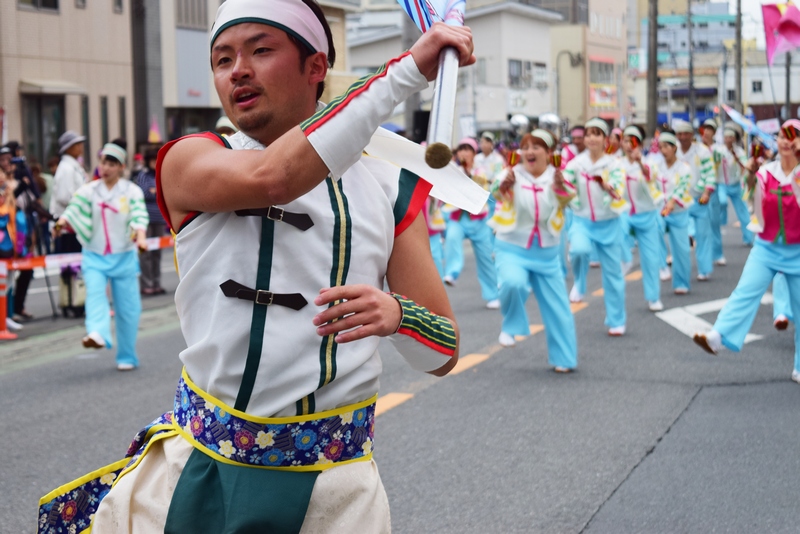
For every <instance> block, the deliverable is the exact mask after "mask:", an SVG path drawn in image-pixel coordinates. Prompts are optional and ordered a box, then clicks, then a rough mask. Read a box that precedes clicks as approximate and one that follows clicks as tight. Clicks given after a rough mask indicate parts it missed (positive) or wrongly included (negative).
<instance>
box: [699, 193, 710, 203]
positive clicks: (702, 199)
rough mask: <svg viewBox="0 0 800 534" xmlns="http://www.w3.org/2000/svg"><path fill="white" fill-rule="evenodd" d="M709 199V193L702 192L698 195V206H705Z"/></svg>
mask: <svg viewBox="0 0 800 534" xmlns="http://www.w3.org/2000/svg"><path fill="white" fill-rule="evenodd" d="M710 198H711V193H710V192H709V191H708V190H705V191H703V194H702V195H700V204H703V205H706V204H708V200H709V199H710Z"/></svg>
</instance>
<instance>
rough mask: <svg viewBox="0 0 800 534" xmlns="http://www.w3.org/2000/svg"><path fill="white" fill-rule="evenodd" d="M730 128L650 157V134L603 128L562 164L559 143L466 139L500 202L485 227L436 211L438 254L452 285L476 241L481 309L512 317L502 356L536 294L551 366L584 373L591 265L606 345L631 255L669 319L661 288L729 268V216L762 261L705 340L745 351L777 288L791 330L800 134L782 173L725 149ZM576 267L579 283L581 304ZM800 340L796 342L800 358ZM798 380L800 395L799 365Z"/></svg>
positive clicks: (482, 179) (617, 317)
mask: <svg viewBox="0 0 800 534" xmlns="http://www.w3.org/2000/svg"><path fill="white" fill-rule="evenodd" d="M718 129H719V125H718V124H717V122H716V121H715V120H713V119H708V120H706V121H705V122H704V123H702V125H701V126H700V127H699V129H698V131H697V132H695V129H694V128H693V127H692V125H691V124H690V123H688V122H686V121H680V120H679V121H675V122H674V123H673V124H672V128H671V129H664V130H663V131H661V132H659V134H658V135H657V137H656V139H655V142H654V143H653V145H652V148H651V150H650V151H649V153H648V152H647V151H645V148H644V147H645V144H644V141H645V134H644V131H643V130H642V129H641V128H639V127H638V126H629V127H627V128H625V129H624V130H621V129H619V128H614V129H611V127H610V126H609V124H608V122H607V121H605V120H603V119H600V118H593V119H591V120H589V121H588V122H587V123H586V124H585V125H582V126H577V127H574V128H573V129H572V130H571V131H570V140H571V142H570V143H569V144H566V145H565V146H564V147H563V149H562V150H561V151H560V152H559V150H558V147H557V139H556V137H555V135H554V133H553V132H550V131H547V130H545V129H535V130H533V131H532V132H531V133H528V134H525V135H524V136H523V137H522V139H521V140H520V142H519V150H516V151H511V152H510V153H509V155H508V156H506V157H503V156H501V155H500V154H499V153H498V152H497V151H495V150H494V136H493V135H492V133H491V132H485V133H484V134H482V136H481V139H480V146H479V145H478V143H476V142H475V140H474V139H471V138H466V139H463V140H461V141H460V142H459V144H458V146H457V147H456V150H455V151H454V157H455V161H456V162H457V164H459V165H460V166H461V168H462V169H463V171H464V172H465V174H467V175H468V176H470V177H471V178H472V179H473V180H474V181H476V182H477V183H479V184H481V185H483V186H484V187H486V188H487V189H488V190H490V191H491V197H490V200H489V203H487V205H486V207H485V208H484V210H483V211H482V212H481V213H479V214H478V215H470V214H468V213H465V212H462V211H460V210H456V209H451V208H450V207H449V206H447V205H441V203H440V202H438V201H436V200H435V199H433V198H429V200H428V206H427V210H426V220H427V221H428V232H429V235H430V240H431V250H432V254H433V257H434V259H435V261H436V262H437V267H438V268H439V272H440V274H441V275H442V278H443V281H444V282H445V283H446V284H449V285H454V284H455V283H456V281H457V279H458V275H459V274H460V271H461V269H462V267H463V264H464V261H463V240H464V239H465V238H469V239H470V240H471V242H472V248H473V250H474V253H475V258H476V263H477V270H478V279H479V282H480V286H481V293H482V297H483V299H484V300H485V301H486V306H487V307H488V308H490V309H495V308H499V309H500V311H501V312H502V315H503V321H502V326H501V332H500V336H499V342H500V344H502V345H503V346H513V345H514V344H515V337H516V336H526V335H529V334H530V329H529V322H528V317H527V313H526V311H525V302H526V300H527V298H528V295H529V294H530V293H533V294H534V296H535V297H536V300H537V303H538V305H539V309H540V312H541V316H542V322H543V323H544V327H545V334H546V338H547V348H548V361H549V364H550V365H551V366H552V367H553V369H554V370H555V371H556V372H570V371H572V370H574V369H576V367H577V363H578V355H577V340H576V331H575V323H574V319H573V316H572V313H571V309H570V303H579V302H581V301H583V300H584V298H585V295H586V277H587V273H588V271H589V268H590V266H599V267H601V269H602V286H603V299H604V304H605V312H606V318H605V324H606V326H607V328H608V334H609V335H610V336H622V335H624V334H625V329H626V303H625V279H624V276H625V274H626V273H627V272H628V270H629V269H630V268H631V265H632V255H631V250H632V248H633V247H634V246H638V249H639V259H640V265H641V271H642V277H641V279H642V284H643V290H644V297H645V300H646V301H647V306H648V309H649V310H650V311H653V312H658V311H662V310H663V309H664V305H663V303H662V301H661V291H662V287H661V283H662V282H666V281H670V280H671V285H672V291H673V292H674V293H675V294H676V295H685V294H687V293H689V291H690V290H691V282H692V277H691V269H692V259H691V256H692V250H694V256H695V263H696V269H697V275H696V280H697V281H698V282H705V281H708V280H709V278H710V277H711V275H712V272H713V269H714V266H715V265H717V266H722V265H726V263H727V261H726V259H725V256H724V251H723V246H722V231H721V227H722V226H724V225H726V224H727V212H728V204H731V205H732V207H733V211H734V213H735V214H736V217H737V219H738V220H739V226H740V228H741V235H742V242H743V244H744V245H745V246H749V247H753V249H752V251H751V253H750V256H749V258H748V261H747V264H746V266H745V268H744V271H743V273H742V278H741V281H740V283H739V285H738V286H737V288H736V290H735V291H734V293H733V294H732V295H731V299H730V301H729V303H728V304H727V305H726V306H725V308H723V310H722V312H721V313H720V315H719V318H718V320H717V323H716V324H715V325H714V329H713V330H711V331H710V332H708V333H698V334H697V335H696V336H695V341H696V342H697V343H698V344H700V345H701V346H702V347H703V348H705V349H706V350H707V351H709V352H712V353H716V352H717V351H718V350H719V349H720V348H721V347H722V346H725V347H727V348H729V349H731V350H734V351H738V350H740V349H741V347H742V344H743V342H744V338H745V335H746V334H747V332H748V330H749V329H750V326H751V324H752V321H753V319H754V317H755V314H756V311H757V309H758V305H759V303H760V299H761V296H762V295H763V294H764V292H765V291H766V289H767V287H768V286H769V283H770V282H772V280H773V278H774V279H775V289H774V290H773V292H774V294H775V308H774V309H775V313H774V319H775V327H776V328H778V329H779V330H784V329H786V328H787V327H788V324H789V322H790V321H792V318H793V316H794V315H795V314H793V313H792V312H793V310H796V309H797V308H796V306H798V305H800V300H797V299H800V285H798V284H800V279H798V278H797V275H798V274H800V262H798V261H797V260H798V259H800V257H798V255H799V254H800V246H798V245H800V230H798V228H800V185H799V184H800V182H798V178H797V176H796V175H797V171H798V169H797V166H798V159H797V154H798V153H800V141H799V140H798V132H800V121H797V120H789V121H787V122H786V123H785V124H784V125H783V128H782V129H781V133H780V135H779V138H778V151H777V154H775V155H774V159H773V160H771V161H770V157H769V156H770V154H768V152H767V151H766V150H763V147H761V145H759V144H755V145H754V146H755V147H756V148H755V149H753V150H752V153H751V154H750V155H747V154H746V153H745V150H744V148H743V147H742V146H741V142H742V132H741V131H740V130H739V129H738V127H737V126H735V125H725V127H724V129H723V132H722V133H723V135H721V136H718V135H717V131H718ZM718 138H719V139H722V142H721V143H718V142H716V139H718ZM746 198H747V199H750V200H751V201H752V213H753V215H752V217H751V209H750V208H748V205H747V202H746V200H745V199H746ZM751 218H752V221H751ZM795 249H797V251H795ZM568 265H569V267H570V268H571V270H572V274H573V280H574V282H573V285H572V288H571V290H569V291H567V285H566V274H567V266H568ZM787 286H788V289H787ZM798 341H800V340H798V339H797V334H796V338H795V342H796V343H795V344H796V347H800V343H798ZM792 378H793V379H794V380H795V381H798V382H800V352H796V355H795V366H794V371H793V373H792Z"/></svg>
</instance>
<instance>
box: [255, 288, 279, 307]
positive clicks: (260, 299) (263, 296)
mask: <svg viewBox="0 0 800 534" xmlns="http://www.w3.org/2000/svg"><path fill="white" fill-rule="evenodd" d="M274 298H275V296H274V295H273V294H272V292H271V291H264V290H263V289H256V298H255V303H256V304H261V305H263V306H272V300H273V299H274Z"/></svg>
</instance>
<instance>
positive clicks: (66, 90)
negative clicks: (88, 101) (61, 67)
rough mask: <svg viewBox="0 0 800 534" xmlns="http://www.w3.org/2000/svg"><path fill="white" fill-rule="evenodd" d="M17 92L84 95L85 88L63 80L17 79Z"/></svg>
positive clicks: (26, 93)
mask: <svg viewBox="0 0 800 534" xmlns="http://www.w3.org/2000/svg"><path fill="white" fill-rule="evenodd" d="M19 92H20V93H21V94H24V95H85V94H86V89H84V88H83V87H81V86H80V85H78V84H77V83H73V82H65V81H63V80H31V79H25V80H20V81H19Z"/></svg>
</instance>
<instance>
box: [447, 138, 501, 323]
mask: <svg viewBox="0 0 800 534" xmlns="http://www.w3.org/2000/svg"><path fill="white" fill-rule="evenodd" d="M477 152H478V143H476V142H475V139H473V138H471V137H465V138H463V139H462V140H461V141H459V142H458V145H457V146H456V159H457V161H458V164H459V166H460V167H461V170H462V171H464V174H466V175H467V176H469V177H470V178H472V179H473V180H474V181H475V182H476V183H478V185H480V186H481V187H483V188H485V189H488V188H489V187H490V185H491V183H490V181H489V178H488V176H487V175H486V171H485V170H484V169H483V168H479V167H477V166H476V165H475V155H476V154H477ZM490 203H491V201H490ZM447 211H448V212H449V213H448V221H447V230H446V231H445V238H444V270H445V274H444V279H443V280H444V283H445V284H447V285H450V286H453V285H455V284H456V281H457V280H458V277H459V275H460V274H461V270H462V269H463V268H464V239H469V240H470V243H471V244H472V250H473V251H474V252H475V262H476V264H477V267H478V282H479V283H480V286H481V297H482V298H483V300H484V301H485V302H486V307H487V308H489V309H490V310H496V309H498V308H500V300H498V294H497V271H496V269H495V266H494V261H493V260H492V248H493V244H492V229H491V228H489V225H487V224H486V223H487V221H488V218H489V217H490V208H489V203H487V204H486V205H485V206H484V208H483V210H482V211H481V212H480V213H478V214H477V215H472V214H471V213H467V212H466V211H464V210H460V209H453V208H449V209H447Z"/></svg>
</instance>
